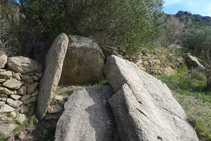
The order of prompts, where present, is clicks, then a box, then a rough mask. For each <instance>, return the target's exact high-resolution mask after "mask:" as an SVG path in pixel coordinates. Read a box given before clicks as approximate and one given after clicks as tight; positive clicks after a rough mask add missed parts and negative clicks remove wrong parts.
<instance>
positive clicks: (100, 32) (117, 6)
mask: <svg viewBox="0 0 211 141" xmlns="http://www.w3.org/2000/svg"><path fill="white" fill-rule="evenodd" d="M20 3H21V12H22V13H23V14H24V15H25V19H24V21H23V22H24V24H25V25H26V27H25V28H26V30H27V31H30V32H31V33H30V32H29V33H27V34H34V35H35V36H34V37H33V39H31V40H46V39H49V38H50V39H54V38H55V37H56V36H57V35H58V34H59V33H61V32H65V33H67V34H77V35H83V36H87V37H91V38H94V39H95V40H97V42H98V43H100V44H103V45H105V44H106V45H112V46H114V45H115V46H118V45H119V46H125V47H127V49H128V50H129V49H131V48H132V49H134V48H135V47H137V46H143V44H145V43H149V42H154V41H156V40H157V38H158V37H159V36H160V33H161V22H160V21H159V20H158V19H159V17H160V16H161V9H162V0H130V1H128V0H20ZM26 37H28V36H26Z"/></svg>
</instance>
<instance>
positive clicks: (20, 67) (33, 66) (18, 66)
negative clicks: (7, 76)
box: [7, 56, 42, 74]
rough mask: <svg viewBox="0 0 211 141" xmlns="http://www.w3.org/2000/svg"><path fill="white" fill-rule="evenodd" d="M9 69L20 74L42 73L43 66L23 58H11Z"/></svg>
mask: <svg viewBox="0 0 211 141" xmlns="http://www.w3.org/2000/svg"><path fill="white" fill-rule="evenodd" d="M7 67H8V68H9V69H10V70H12V71H14V72H20V73H21V74H27V73H34V72H41V71H42V66H41V65H40V64H39V63H38V62H36V61H35V60H33V59H30V58H27V57H23V56H18V57H10V58H9V59H8V62H7Z"/></svg>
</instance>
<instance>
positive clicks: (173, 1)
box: [164, 0, 181, 6]
mask: <svg viewBox="0 0 211 141" xmlns="http://www.w3.org/2000/svg"><path fill="white" fill-rule="evenodd" d="M180 2H181V0H164V6H169V5H173V4H176V3H180Z"/></svg>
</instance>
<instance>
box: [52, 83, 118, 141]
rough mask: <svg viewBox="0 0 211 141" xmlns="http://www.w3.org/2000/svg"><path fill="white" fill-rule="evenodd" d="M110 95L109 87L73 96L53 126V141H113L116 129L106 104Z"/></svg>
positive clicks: (92, 89)
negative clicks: (54, 131)
mask: <svg viewBox="0 0 211 141" xmlns="http://www.w3.org/2000/svg"><path fill="white" fill-rule="evenodd" d="M112 95H113V91H112V88H111V87H110V86H101V87H92V88H87V89H84V90H80V91H76V92H74V93H73V94H72V95H71V96H70V97H69V99H68V102H67V103H65V105H64V109H65V111H64V112H63V114H62V116H61V117H60V119H59V121H58V123H57V127H56V134H55V141H82V140H84V139H86V140H87V141H113V140H114V136H113V135H114V133H115V131H116V128H115V123H114V119H113V113H112V110H111V108H110V106H109V104H108V100H109V98H110V97H111V96H112ZM76 127H77V128H76Z"/></svg>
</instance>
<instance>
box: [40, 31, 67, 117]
mask: <svg viewBox="0 0 211 141" xmlns="http://www.w3.org/2000/svg"><path fill="white" fill-rule="evenodd" d="M68 42H69V40H68V38H67V36H66V34H64V33H62V34H60V35H59V36H58V37H57V38H56V39H55V40H54V42H53V44H52V45H51V48H50V50H49V51H48V54H47V56H46V66H45V70H44V73H43V76H42V79H41V81H40V85H39V88H40V89H39V94H38V99H37V110H36V112H37V115H38V117H39V118H40V119H43V117H44V116H45V114H46V112H47V109H48V106H49V104H50V102H51V100H52V98H53V97H54V93H55V91H56V88H57V85H58V83H59V80H60V76H61V72H62V67H63V61H64V58H65V55H66V51H67V46H68ZM68 69H70V68H68Z"/></svg>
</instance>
